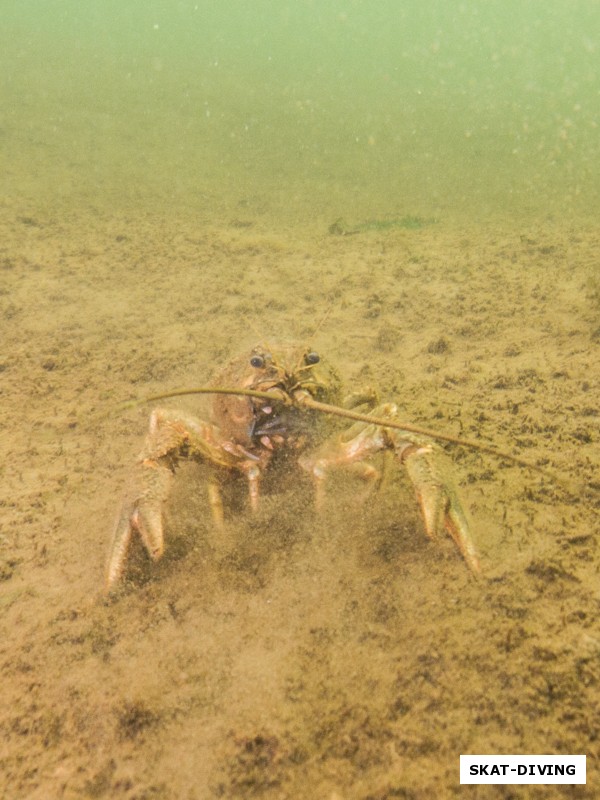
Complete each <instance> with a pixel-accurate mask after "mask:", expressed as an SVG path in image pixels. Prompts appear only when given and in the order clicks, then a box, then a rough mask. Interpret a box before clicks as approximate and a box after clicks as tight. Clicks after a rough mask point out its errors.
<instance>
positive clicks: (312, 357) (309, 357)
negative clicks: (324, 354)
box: [304, 351, 321, 365]
mask: <svg viewBox="0 0 600 800" xmlns="http://www.w3.org/2000/svg"><path fill="white" fill-rule="evenodd" d="M320 360H321V357H320V355H319V354H318V353H315V352H314V351H311V352H310V353H307V354H306V355H305V356H304V361H305V363H306V364H310V365H312V364H318V363H319V361H320Z"/></svg>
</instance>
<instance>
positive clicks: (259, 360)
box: [250, 356, 265, 369]
mask: <svg viewBox="0 0 600 800" xmlns="http://www.w3.org/2000/svg"><path fill="white" fill-rule="evenodd" d="M250 364H251V365H252V366H253V367H256V368H257V369H260V368H261V367H264V365H265V359H264V357H263V356H252V358H251V359H250Z"/></svg>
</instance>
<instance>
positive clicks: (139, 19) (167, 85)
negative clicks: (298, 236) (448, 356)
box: [0, 0, 600, 225]
mask: <svg viewBox="0 0 600 800" xmlns="http://www.w3.org/2000/svg"><path fill="white" fill-rule="evenodd" d="M2 6H3V9H2V19H3V23H2V33H1V34H0V36H1V38H2V40H3V42H2V47H1V48H0V53H1V55H0V59H1V68H2V75H3V78H4V80H3V82H2V104H3V109H4V114H3V121H2V141H3V147H2V150H3V153H4V159H5V172H6V177H5V181H4V183H5V193H8V196H9V198H10V200H11V202H14V203H16V204H18V205H28V204H30V205H32V206H43V207H45V208H58V207H69V206H70V205H82V204H83V205H94V206H96V207H98V208H102V207H105V206H109V207H111V208H114V207H115V205H116V206H117V207H120V206H122V207H123V208H124V209H127V208H129V209H131V208H135V209H136V211H139V210H140V209H143V208H148V209H149V210H152V211H154V212H156V211H160V209H161V208H162V209H164V212H165V214H167V213H170V211H171V210H174V211H177V210H178V209H186V210H188V211H191V212H192V213H194V212H196V211H197V212H198V213H199V214H200V215H202V217H204V218H207V217H212V216H214V217H219V216H223V215H225V216H226V218H236V217H241V218H244V219H245V218H252V219H256V218H260V217H262V218H264V219H265V220H269V221H270V222H274V223H275V224H286V225H295V224H302V223H305V222H308V223H311V224H312V223H315V224H324V225H327V224H329V223H331V222H332V221H333V220H334V219H336V218H338V217H341V216H343V217H344V218H347V219H348V220H349V221H350V222H354V221H356V222H361V221H362V220H364V219H366V218H371V219H372V218H386V217H391V218H394V217H398V216H403V215H407V214H413V215H423V216H436V217H441V218H444V219H448V218H449V217H455V216H460V217H461V218H467V219H469V218H470V219H474V220H478V219H481V218H486V217H487V216H490V215H491V216H496V215H499V216H503V217H504V216H506V215H509V216H511V215H515V216H516V217H521V216H522V215H523V214H525V215H532V216H547V215H554V216H556V217H564V216H567V217H568V216H571V215H572V216H579V217H582V216H590V217H591V216H593V215H594V214H597V212H598V206H599V200H600V197H599V195H600V190H599V187H600V180H599V178H600V176H599V171H600V153H599V150H600V144H599V132H598V124H599V119H600V95H599V90H600V50H599V48H600V6H598V4H597V3H594V2H587V1H586V0H550V1H549V2H548V0H546V2H542V1H541V0H540V1H539V2H538V0H529V2H524V0H491V2H475V1H474V0H471V1H470V2H453V3H448V2H446V0H443V1H442V0H412V2H400V1H399V0H386V1H385V2H384V1H383V0H374V1H373V0H364V1H363V2H361V1H360V0H354V2H352V1H351V0H346V1H344V0H314V1H313V2H311V1H310V0H301V1H299V2H289V1H288V2H285V1H284V0H253V2H247V0H246V1H242V2H240V1H239V0H225V1H224V2H222V3H214V2H206V0H179V1H177V0H163V2H141V1H140V0H128V1H127V2H122V0H118V1H117V0H103V2H94V3H84V4H81V3H79V2H73V1H72V0H64V1H63V2H61V1H60V0H26V1H25V2H19V3H15V2H9V1H8V0H4V2H3V3H2Z"/></svg>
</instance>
